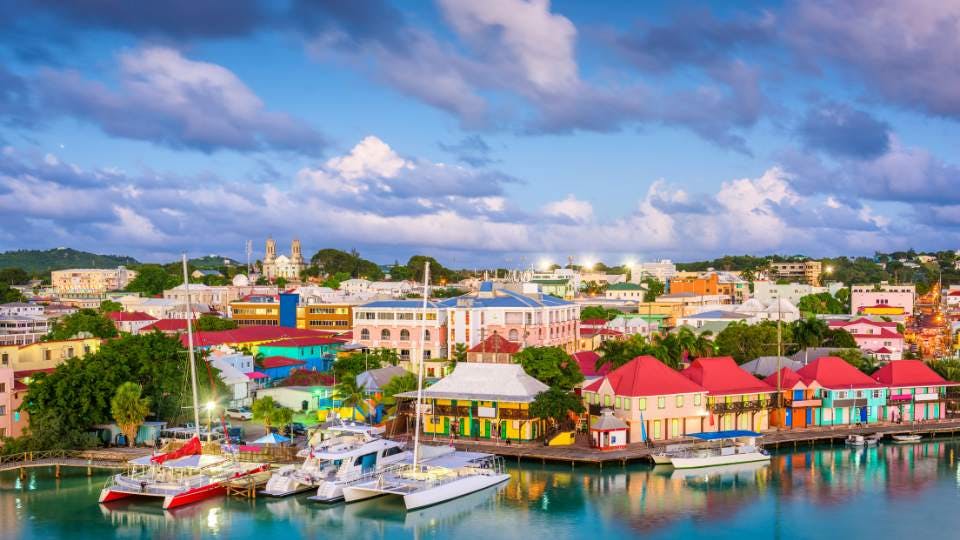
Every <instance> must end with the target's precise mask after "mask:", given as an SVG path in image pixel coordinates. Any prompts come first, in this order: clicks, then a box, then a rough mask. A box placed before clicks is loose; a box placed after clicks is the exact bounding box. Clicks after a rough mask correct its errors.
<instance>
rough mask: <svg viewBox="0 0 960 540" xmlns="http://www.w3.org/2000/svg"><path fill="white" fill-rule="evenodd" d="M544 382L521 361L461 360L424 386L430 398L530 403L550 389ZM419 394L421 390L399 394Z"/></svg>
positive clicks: (405, 395)
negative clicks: (440, 376)
mask: <svg viewBox="0 0 960 540" xmlns="http://www.w3.org/2000/svg"><path fill="white" fill-rule="evenodd" d="M548 389H549V387H548V386H547V385H545V384H543V383H542V382H540V381H538V380H537V379H534V378H533V377H531V376H530V375H527V373H526V372H524V371H523V366H521V365H520V364H475V363H469V362H459V363H458V364H457V367H455V368H454V369H453V373H451V374H449V375H447V376H446V377H444V378H442V379H440V380H439V381H437V382H436V383H435V384H434V385H433V386H430V387H429V388H425V389H424V390H423V397H425V398H427V399H469V400H473V401H506V402H513V403H530V402H531V401H533V400H534V398H536V397H537V394H539V393H540V392H544V391H546V390H548ZM398 396H400V397H404V398H416V397H417V392H416V391H413V392H405V393H403V394H398Z"/></svg>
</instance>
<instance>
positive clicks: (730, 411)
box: [681, 356, 777, 431]
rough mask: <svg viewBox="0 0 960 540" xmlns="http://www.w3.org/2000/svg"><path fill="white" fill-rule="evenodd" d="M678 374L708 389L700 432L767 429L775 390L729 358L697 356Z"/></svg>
mask: <svg viewBox="0 0 960 540" xmlns="http://www.w3.org/2000/svg"><path fill="white" fill-rule="evenodd" d="M681 373H682V374H683V375H684V376H685V377H687V378H688V379H690V380H691V381H693V382H695V383H697V384H699V385H700V386H702V387H703V388H705V389H706V390H707V392H708V394H707V411H708V412H709V415H707V416H705V417H704V418H703V419H702V425H701V429H700V431H724V430H731V429H745V430H751V431H763V430H766V429H768V428H769V426H770V409H771V408H772V402H773V396H774V395H775V394H776V391H777V389H776V388H771V387H770V385H768V384H767V383H765V382H763V381H761V380H759V379H757V378H756V377H754V376H753V375H750V374H749V373H747V372H746V371H744V370H742V369H740V366H738V365H737V363H736V361H735V360H734V359H733V358H731V357H729V356H721V357H715V358H697V359H696V360H694V361H693V363H692V364H690V367H688V368H687V369H685V370H683V371H682V372H681Z"/></svg>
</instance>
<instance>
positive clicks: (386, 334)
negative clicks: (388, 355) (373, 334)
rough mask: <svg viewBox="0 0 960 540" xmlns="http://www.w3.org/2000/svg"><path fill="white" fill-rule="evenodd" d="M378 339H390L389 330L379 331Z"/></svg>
mask: <svg viewBox="0 0 960 540" xmlns="http://www.w3.org/2000/svg"><path fill="white" fill-rule="evenodd" d="M380 339H381V340H388V339H390V330H387V329H386V328H384V329H383V330H381V331H380Z"/></svg>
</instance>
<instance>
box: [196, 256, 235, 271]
mask: <svg viewBox="0 0 960 540" xmlns="http://www.w3.org/2000/svg"><path fill="white" fill-rule="evenodd" d="M188 263H189V264H190V266H193V267H195V268H205V269H213V270H216V269H218V268H221V267H223V266H240V262H239V261H235V260H233V259H231V258H230V257H221V256H219V255H207V256H206V257H198V258H196V259H190V260H189V261H188Z"/></svg>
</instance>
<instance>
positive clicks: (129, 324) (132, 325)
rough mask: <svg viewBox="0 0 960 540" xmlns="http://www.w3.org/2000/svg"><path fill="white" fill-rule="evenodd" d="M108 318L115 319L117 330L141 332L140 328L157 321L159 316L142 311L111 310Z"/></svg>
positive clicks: (132, 332) (130, 332) (133, 332)
mask: <svg viewBox="0 0 960 540" xmlns="http://www.w3.org/2000/svg"><path fill="white" fill-rule="evenodd" d="M107 318H108V319H110V320H111V321H113V325H114V326H116V327H117V330H119V331H121V332H126V333H128V334H139V333H140V330H141V329H142V328H143V327H145V326H148V325H150V324H153V323H155V322H157V318H156V317H154V316H152V315H148V314H146V313H143V312H142V311H111V312H110V313H107Z"/></svg>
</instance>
